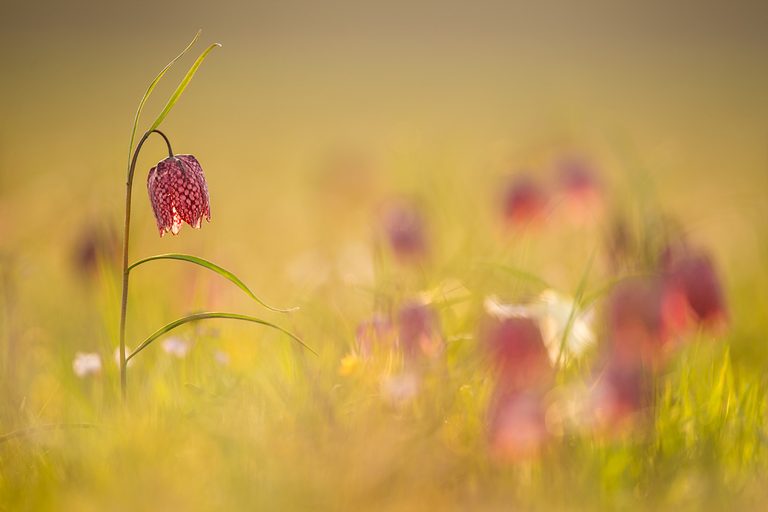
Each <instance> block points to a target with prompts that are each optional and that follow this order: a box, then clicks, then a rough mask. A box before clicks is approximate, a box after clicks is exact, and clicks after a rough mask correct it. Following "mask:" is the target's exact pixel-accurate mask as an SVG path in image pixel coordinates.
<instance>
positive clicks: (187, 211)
mask: <svg viewBox="0 0 768 512" xmlns="http://www.w3.org/2000/svg"><path fill="white" fill-rule="evenodd" d="M147 190H148V191H149V201H150V203H152V210H153V211H154V212H155V219H157V227H158V229H159V230H160V236H163V235H164V234H165V233H167V232H168V231H170V232H171V233H173V234H174V235H176V234H178V232H179V230H180V229H181V224H182V222H186V223H187V224H189V225H190V226H192V227H193V228H200V225H201V224H202V221H203V217H205V218H206V219H207V220H208V221H209V222H210V220H211V207H210V203H209V200H208V186H207V185H206V183H205V176H204V175H203V168H202V167H200V163H199V162H198V161H197V159H196V158H195V157H194V156H192V155H174V156H171V157H168V158H166V159H165V160H163V161H161V162H159V163H158V164H157V165H156V166H155V167H153V168H152V169H151V170H150V171H149V177H148V178H147Z"/></svg>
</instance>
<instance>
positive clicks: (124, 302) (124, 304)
mask: <svg viewBox="0 0 768 512" xmlns="http://www.w3.org/2000/svg"><path fill="white" fill-rule="evenodd" d="M153 133H157V134H159V135H160V136H161V137H162V138H163V139H164V140H165V144H166V146H168V156H173V150H172V149H171V142H170V141H169V140H168V137H166V136H165V134H164V133H163V132H161V131H159V130H149V131H148V132H146V133H145V134H144V135H143V136H142V137H141V139H140V140H139V143H138V144H136V149H135V150H134V152H133V157H132V158H131V163H130V165H129V166H128V178H127V180H126V182H125V225H124V230H123V292H122V299H121V302H120V395H121V396H122V397H123V401H124V402H125V400H126V396H127V391H126V390H127V378H126V371H125V369H126V360H125V316H126V313H127V312H128V276H129V275H130V271H129V270H128V242H129V235H130V231H131V192H132V189H133V173H134V171H135V170H136V161H137V160H138V158H139V152H141V148H142V146H143V145H144V143H145V142H146V141H147V139H148V138H149V136H150V135H152V134H153Z"/></svg>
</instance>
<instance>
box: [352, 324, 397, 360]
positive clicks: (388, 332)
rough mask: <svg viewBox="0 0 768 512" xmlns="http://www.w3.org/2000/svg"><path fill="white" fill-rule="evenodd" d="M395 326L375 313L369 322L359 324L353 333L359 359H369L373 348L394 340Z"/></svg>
mask: <svg viewBox="0 0 768 512" xmlns="http://www.w3.org/2000/svg"><path fill="white" fill-rule="evenodd" d="M395 334H396V333H395V326H394V325H393V324H392V321H391V320H390V319H389V318H388V317H387V316H386V315H384V314H382V313H375V314H374V315H373V316H372V317H371V318H370V319H369V320H365V321H363V322H361V323H360V324H359V325H358V326H357V330H356V331H355V341H356V342H357V349H358V351H359V354H360V357H361V358H362V359H364V360H367V359H370V358H371V356H372V355H373V352H374V350H375V346H376V345H379V344H382V343H389V342H392V341H394V339H395Z"/></svg>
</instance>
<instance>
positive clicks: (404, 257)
mask: <svg viewBox="0 0 768 512" xmlns="http://www.w3.org/2000/svg"><path fill="white" fill-rule="evenodd" d="M381 223H382V228H383V231H384V234H385V236H386V238H387V242H388V243H389V247H390V248H391V250H392V253H393V254H394V255H395V257H397V258H398V259H399V260H400V261H404V262H413V261H418V260H422V259H424V258H425V257H426V255H427V252H428V240H427V228H426V222H425V219H424V215H423V213H422V211H421V209H419V208H418V207H417V206H416V205H415V204H412V203H410V202H407V201H404V200H400V201H395V202H392V203H391V204H389V205H388V206H387V208H386V209H385V210H384V212H383V215H382V219H381Z"/></svg>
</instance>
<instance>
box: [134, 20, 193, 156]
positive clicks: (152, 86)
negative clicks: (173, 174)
mask: <svg viewBox="0 0 768 512" xmlns="http://www.w3.org/2000/svg"><path fill="white" fill-rule="evenodd" d="M201 32H202V30H198V31H197V34H195V37H193V38H192V41H190V42H189V44H188V45H187V47H186V48H184V49H183V50H182V51H181V53H180V54H178V55H177V56H176V57H174V58H173V60H172V61H171V62H169V63H168V64H166V65H165V67H164V68H163V69H162V70H161V71H160V73H158V74H157V76H156V77H155V79H154V80H152V83H150V84H149V87H147V92H145V93H144V97H143V98H141V101H140V102H139V108H138V109H136V115H135V116H134V118H133V128H132V129H131V142H130V144H128V165H129V166H130V165H131V156H132V155H131V153H133V143H134V142H135V141H136V130H137V129H138V127H139V118H140V117H141V111H142V110H144V104H145V103H146V102H147V100H148V99H149V95H150V94H152V91H154V90H155V87H156V86H157V84H158V82H160V79H161V78H163V76H164V75H165V73H166V72H167V71H168V70H169V69H171V66H173V65H174V64H175V63H176V61H177V60H179V59H180V58H182V57H183V56H184V55H185V54H186V53H187V52H188V51H189V49H190V48H192V46H193V45H194V44H195V42H197V39H198V38H199V37H200V33H201Z"/></svg>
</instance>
